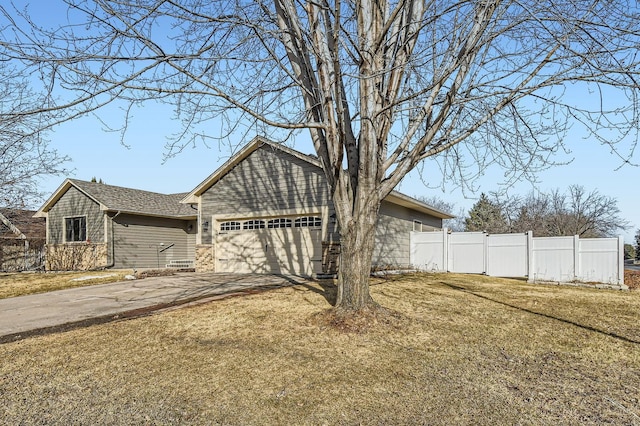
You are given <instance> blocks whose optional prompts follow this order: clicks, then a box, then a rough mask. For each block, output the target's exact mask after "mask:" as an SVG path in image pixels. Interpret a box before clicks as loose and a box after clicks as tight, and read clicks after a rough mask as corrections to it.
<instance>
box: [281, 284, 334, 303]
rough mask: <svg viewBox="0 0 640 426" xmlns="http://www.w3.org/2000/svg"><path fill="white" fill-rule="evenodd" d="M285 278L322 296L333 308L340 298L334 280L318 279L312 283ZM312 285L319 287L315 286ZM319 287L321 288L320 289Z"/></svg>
mask: <svg viewBox="0 0 640 426" xmlns="http://www.w3.org/2000/svg"><path fill="white" fill-rule="evenodd" d="M283 278H285V279H286V280H287V281H289V282H290V283H291V284H294V285H299V286H301V287H304V288H305V289H307V290H309V291H312V292H314V293H316V294H319V295H321V296H322V297H324V298H325V300H326V301H327V302H328V303H329V304H330V305H331V306H335V304H336V299H337V297H338V287H337V286H336V285H335V284H334V283H333V280H330V279H326V280H325V279H322V280H320V279H318V280H314V281H311V282H310V281H307V280H295V279H291V278H290V277H283ZM312 283H313V284H317V285H313V284H312ZM318 286H320V288H318Z"/></svg>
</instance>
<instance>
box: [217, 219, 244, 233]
mask: <svg viewBox="0 0 640 426" xmlns="http://www.w3.org/2000/svg"><path fill="white" fill-rule="evenodd" d="M240 230H242V222H240V221H237V220H227V221H225V222H220V232H233V231H240Z"/></svg>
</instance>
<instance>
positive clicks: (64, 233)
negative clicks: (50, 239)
mask: <svg viewBox="0 0 640 426" xmlns="http://www.w3.org/2000/svg"><path fill="white" fill-rule="evenodd" d="M75 219H84V239H80V240H69V239H67V228H68V227H67V221H69V220H75ZM87 234H88V226H87V215H79V216H65V217H64V218H63V219H62V240H63V241H64V242H65V243H84V242H87V241H89V240H88V235H87ZM80 236H82V234H81V235H80Z"/></svg>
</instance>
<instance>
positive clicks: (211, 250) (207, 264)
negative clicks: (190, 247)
mask: <svg viewBox="0 0 640 426" xmlns="http://www.w3.org/2000/svg"><path fill="white" fill-rule="evenodd" d="M215 270H216V262H215V247H214V246H213V244H199V245H196V272H215Z"/></svg>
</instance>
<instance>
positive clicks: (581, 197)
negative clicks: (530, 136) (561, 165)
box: [422, 185, 640, 245]
mask: <svg viewBox="0 0 640 426" xmlns="http://www.w3.org/2000/svg"><path fill="white" fill-rule="evenodd" d="M422 200H423V201H425V202H426V203H428V204H430V205H432V206H434V207H436V208H438V209H440V210H444V211H446V212H448V213H452V214H455V213H453V211H454V209H455V206H454V205H452V204H450V203H446V202H443V201H438V199H437V198H434V197H432V198H423V199H422ZM445 226H447V227H448V228H450V229H452V230H454V231H467V232H471V231H485V232H488V233H493V234H498V233H518V232H527V231H533V235H534V236H537V237H549V236H568V235H578V236H580V237H582V238H599V237H609V236H615V235H617V234H618V233H619V232H620V231H623V230H625V229H627V228H628V227H629V223H628V222H627V221H626V220H624V219H623V218H622V217H621V216H620V209H619V208H618V205H617V200H616V199H615V198H613V197H608V196H606V195H603V194H600V193H599V192H598V191H597V190H593V191H591V192H587V191H586V190H585V189H584V187H582V186H580V185H572V186H570V187H569V188H568V189H567V190H566V191H564V192H562V191H560V190H558V189H556V190H553V191H551V192H549V193H543V192H533V191H532V192H530V193H529V194H528V195H526V196H515V197H514V196H511V197H509V196H501V195H499V194H496V193H489V194H484V193H483V194H481V195H480V198H479V199H478V201H477V202H476V203H475V204H474V205H473V206H472V207H471V209H470V210H469V211H468V212H467V214H466V215H465V214H464V213H462V214H458V217H457V218H456V219H453V220H452V221H449V222H448V223H445ZM636 240H637V245H640V230H639V231H638V234H637V236H636Z"/></svg>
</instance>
